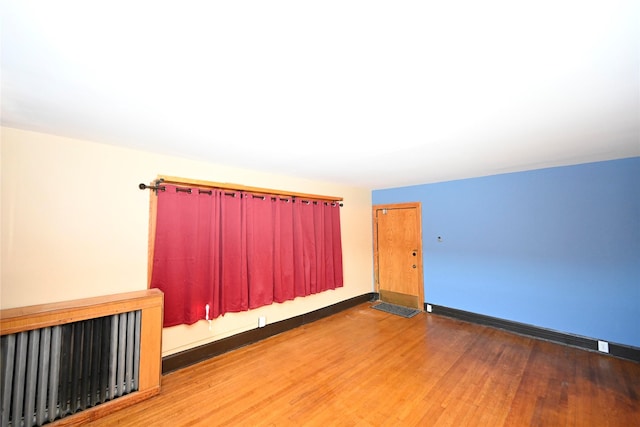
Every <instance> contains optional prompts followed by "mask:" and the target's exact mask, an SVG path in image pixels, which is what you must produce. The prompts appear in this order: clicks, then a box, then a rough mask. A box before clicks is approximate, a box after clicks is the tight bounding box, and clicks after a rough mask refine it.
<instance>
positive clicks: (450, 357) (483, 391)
mask: <svg viewBox="0 0 640 427" xmlns="http://www.w3.org/2000/svg"><path fill="white" fill-rule="evenodd" d="M370 306H371V303H365V304H361V305H359V306H357V307H354V308H352V309H349V310H345V311H343V312H340V313H338V314H336V315H333V316H331V317H328V318H325V319H322V320H319V321H317V322H314V323H311V324H308V325H305V326H302V327H299V328H297V329H294V330H291V331H288V332H285V333H283V334H280V335H277V336H274V337H271V338H269V339H266V340H264V341H261V342H258V343H256V344H253V345H251V346H247V347H243V348H241V349H238V350H235V351H232V352H230V353H226V354H224V355H222V356H218V357H216V358H214V359H211V360H208V361H205V362H202V363H199V364H197V365H194V366H191V367H188V368H185V369H182V370H179V371H176V372H173V373H170V374H168V375H165V376H164V377H163V378H162V392H161V393H160V395H159V396H156V397H154V398H151V399H149V400H147V401H144V402H142V403H140V404H138V405H135V406H133V407H130V408H126V409H124V410H121V411H118V412H114V413H112V414H110V415H109V416H107V417H105V418H102V419H101V420H99V421H98V422H94V423H93V424H92V425H96V426H102V425H105V426H112V425H131V426H141V425H146V426H198V425H203V426H205V425H206V426H492V427H493V426H625V427H626V426H634V425H635V426H640V364H638V363H635V362H631V361H626V360H622V359H616V358H613V357H610V356H606V355H601V354H598V353H592V352H588V351H584V350H580V349H574V348H570V347H566V346H562V345H558V344H553V343H549V342H545V341H540V340H535V339H531V338H527V337H523V336H519V335H515V334H511V333H508V332H503V331H500V330H498V329H493V328H489V327H485V326H479V325H474V324H470V323H465V322H462V321H458V320H454V319H450V318H446V317H441V316H437V315H433V314H427V313H421V314H419V315H417V316H415V317H413V318H410V319H405V318H402V317H398V316H394V315H390V314H387V313H384V312H380V311H378V310H373V309H371V308H370Z"/></svg>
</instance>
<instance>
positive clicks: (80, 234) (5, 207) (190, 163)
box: [0, 128, 373, 355]
mask: <svg viewBox="0 0 640 427" xmlns="http://www.w3.org/2000/svg"><path fill="white" fill-rule="evenodd" d="M1 132H2V134H1V144H2V145H1V166H2V169H1V171H2V258H1V261H2V264H1V275H0V277H1V280H2V282H1V283H0V306H1V307H2V308H10V307H19V306H26V305H33V304H41V303H47V302H55V301H62V300H70V299H76V298H84V297H91V296H100V295H106V294H112V293H119V292H128V291H132V290H139V289H145V288H146V286H147V244H148V220H149V191H141V190H139V189H138V184H139V183H141V182H144V183H149V182H150V181H151V180H152V179H153V178H155V177H156V176H157V175H159V174H161V175H171V176H180V177H185V178H193V179H202V180H209V181H217V182H232V183H237V184H243V185H249V186H256V187H267V188H279V189H283V190H290V191H296V192H304V193H316V194H327V195H336V196H342V197H344V207H343V208H342V210H341V215H342V218H341V221H342V243H343V258H344V277H345V285H344V287H343V288H341V289H338V290H335V291H327V292H324V293H321V294H318V295H313V296H309V297H306V298H297V299H296V300H294V301H290V302H287V303H284V304H272V305H270V306H267V307H262V308H260V309H256V310H252V311H249V312H244V313H230V314H227V315H225V316H224V317H221V318H218V319H216V320H214V321H213V322H212V324H211V330H209V327H208V324H207V322H205V321H204V320H203V321H201V322H198V323H197V324H195V325H193V326H190V327H186V326H177V327H174V328H168V329H165V331H164V334H163V355H168V354H172V353H175V352H177V351H180V350H184V349H187V348H190V347H194V346H196V345H199V344H204V343H206V342H210V341H215V340H217V339H220V338H224V337H226V336H230V335H233V334H236V333H239V332H243V331H246V330H249V329H253V328H255V327H256V326H257V323H258V317H259V316H266V318H267V323H271V322H276V321H279V320H283V319H287V318H290V317H293V316H297V315H300V314H303V313H307V312H310V311H313V310H316V309H319V308H322V307H325V306H327V305H330V304H333V303H336V302H339V301H343V300H345V299H348V298H351V297H354V296H358V295H362V294H365V293H368V292H372V291H373V277H372V269H373V266H372V238H371V234H372V233H371V191H370V189H363V188H351V187H345V186H341V185H337V184H334V183H326V182H317V181H310V180H303V179H299V178H295V177H291V176H279V175H273V174H265V173H260V172H256V171H250V170H243V169H237V168H230V167H226V166H222V165H216V164H212V163H207V162H201V161H195V160H189V159H184V158H179V157H172V156H165V155H159V154H154V153H149V152H143V151H136V150H130V149H124V148H120V147H115V146H111V145H106V144H98V143H94V142H89V141H80V140H74V139H68V138H61V137H57V136H53V135H47V134H42V133H33V132H26V131H22V130H17V129H11V128H2V130H1Z"/></svg>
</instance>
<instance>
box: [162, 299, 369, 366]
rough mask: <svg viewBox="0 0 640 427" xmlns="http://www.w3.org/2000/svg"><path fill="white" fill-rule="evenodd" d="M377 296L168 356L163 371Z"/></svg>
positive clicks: (282, 330)
mask: <svg viewBox="0 0 640 427" xmlns="http://www.w3.org/2000/svg"><path fill="white" fill-rule="evenodd" d="M375 299H376V294H375V293H373V292H371V293H368V294H364V295H360V296H357V297H354V298H350V299H348V300H345V301H340V302H338V303H336V304H332V305H330V306H328V307H323V308H320V309H318V310H315V311H312V312H310V313H305V314H302V315H300V316H295V317H292V318H290V319H285V320H282V321H280V322H275V323H270V324H268V325H266V326H264V327H263V328H256V329H251V330H249V331H246V332H241V333H239V334H236V335H233V336H230V337H227V338H223V339H221V340H218V341H214V342H211V343H208V344H204V345H201V346H198V347H194V348H191V349H188V350H185V351H181V352H179V353H176V354H171V355H169V356H165V357H163V358H162V373H163V374H167V373H169V372H173V371H177V370H178V369H182V368H185V367H187V366H190V365H193V364H196V363H198V362H202V361H204V360H207V359H210V358H212V357H214V356H218V355H220V354H223V353H226V352H228V351H231V350H235V349H237V348H240V347H244V346H245V345H249V344H253V343H255V342H258V341H261V340H263V339H265V338H269V337H271V336H274V335H277V334H280V333H282V332H285V331H288V330H290V329H294V328H297V327H299V326H302V325H305V324H307V323H311V322H315V321H316V320H320V319H322V318H324V317H328V316H331V315H333V314H336V313H339V312H341V311H343V310H346V309H348V308H351V307H355V306H356V305H359V304H362V303H364V302H369V301H375Z"/></svg>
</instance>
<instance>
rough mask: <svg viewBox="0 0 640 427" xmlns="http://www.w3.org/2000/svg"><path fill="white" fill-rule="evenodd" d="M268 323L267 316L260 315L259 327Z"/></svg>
mask: <svg viewBox="0 0 640 427" xmlns="http://www.w3.org/2000/svg"><path fill="white" fill-rule="evenodd" d="M266 324H267V318H266V317H264V316H260V317H258V328H264V327H265V325H266Z"/></svg>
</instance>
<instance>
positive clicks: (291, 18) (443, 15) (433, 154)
mask: <svg viewBox="0 0 640 427" xmlns="http://www.w3.org/2000/svg"><path fill="white" fill-rule="evenodd" d="M639 4H640V2H638V1H633V0H631V1H617V0H602V1H589V0H586V1H585V0H583V1H566V0H555V1H544V0H543V1H540V0H538V1H529V0H521V1H513V0H510V1H495V0H488V1H464V0H458V1H455V0H453V1H403V0H387V1H382V0H378V1H376V0H367V1H364V0H355V1H354V0H323V1H319V0H317V1H302V0H291V1H283V0H272V1H266V0H263V1H242V0H238V1H177V0H176V1H134V0H130V1H114V0H111V1H97V0H95V1H86V0H84V1H65V0H56V1H30V0H20V1H17V0H16V1H9V0H2V1H1V3H0V5H1V6H0V7H1V10H0V12H1V19H2V21H1V22H0V24H1V25H2V30H1V31H2V33H1V34H2V39H1V42H2V46H1V48H2V63H1V65H2V92H1V101H2V125H3V126H8V127H15V128H21V129H27V130H35V131H40V132H47V133H52V134H57V135H63V136H69V137H75V138H81V139H86V140H92V141H96V142H103V143H109V144H116V145H123V146H128V147H132V148H138V149H143V150H150V151H156V152H161V153H167V154H172V155H179V156H186V157H190V158H199V159H203V160H207V161H211V162H215V163H223V164H228V165H232V166H237V167H246V168H250V169H257V170H265V171H272V172H277V173H281V174H287V175H295V176H300V177H307V178H311V179H320V180H326V181H337V182H342V183H345V184H349V185H356V186H362V187H367V188H373V189H375V188H388V187H396V186H404V185H412V184H421V183H429V182H436V181H445V180H450V179H457V178H466V177H474V176H483V175H491V174H496V173H501V172H511V171H519V170H527V169H535V168H541V167H547V166H556V165H566V164H576V163H583V162H590V161H598V160H608V159H615V158H623V157H631V156H638V155H640V72H639V56H640V50H639V39H640V18H639V17H640V13H639V6H638V5H639ZM194 178H197V177H194Z"/></svg>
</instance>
